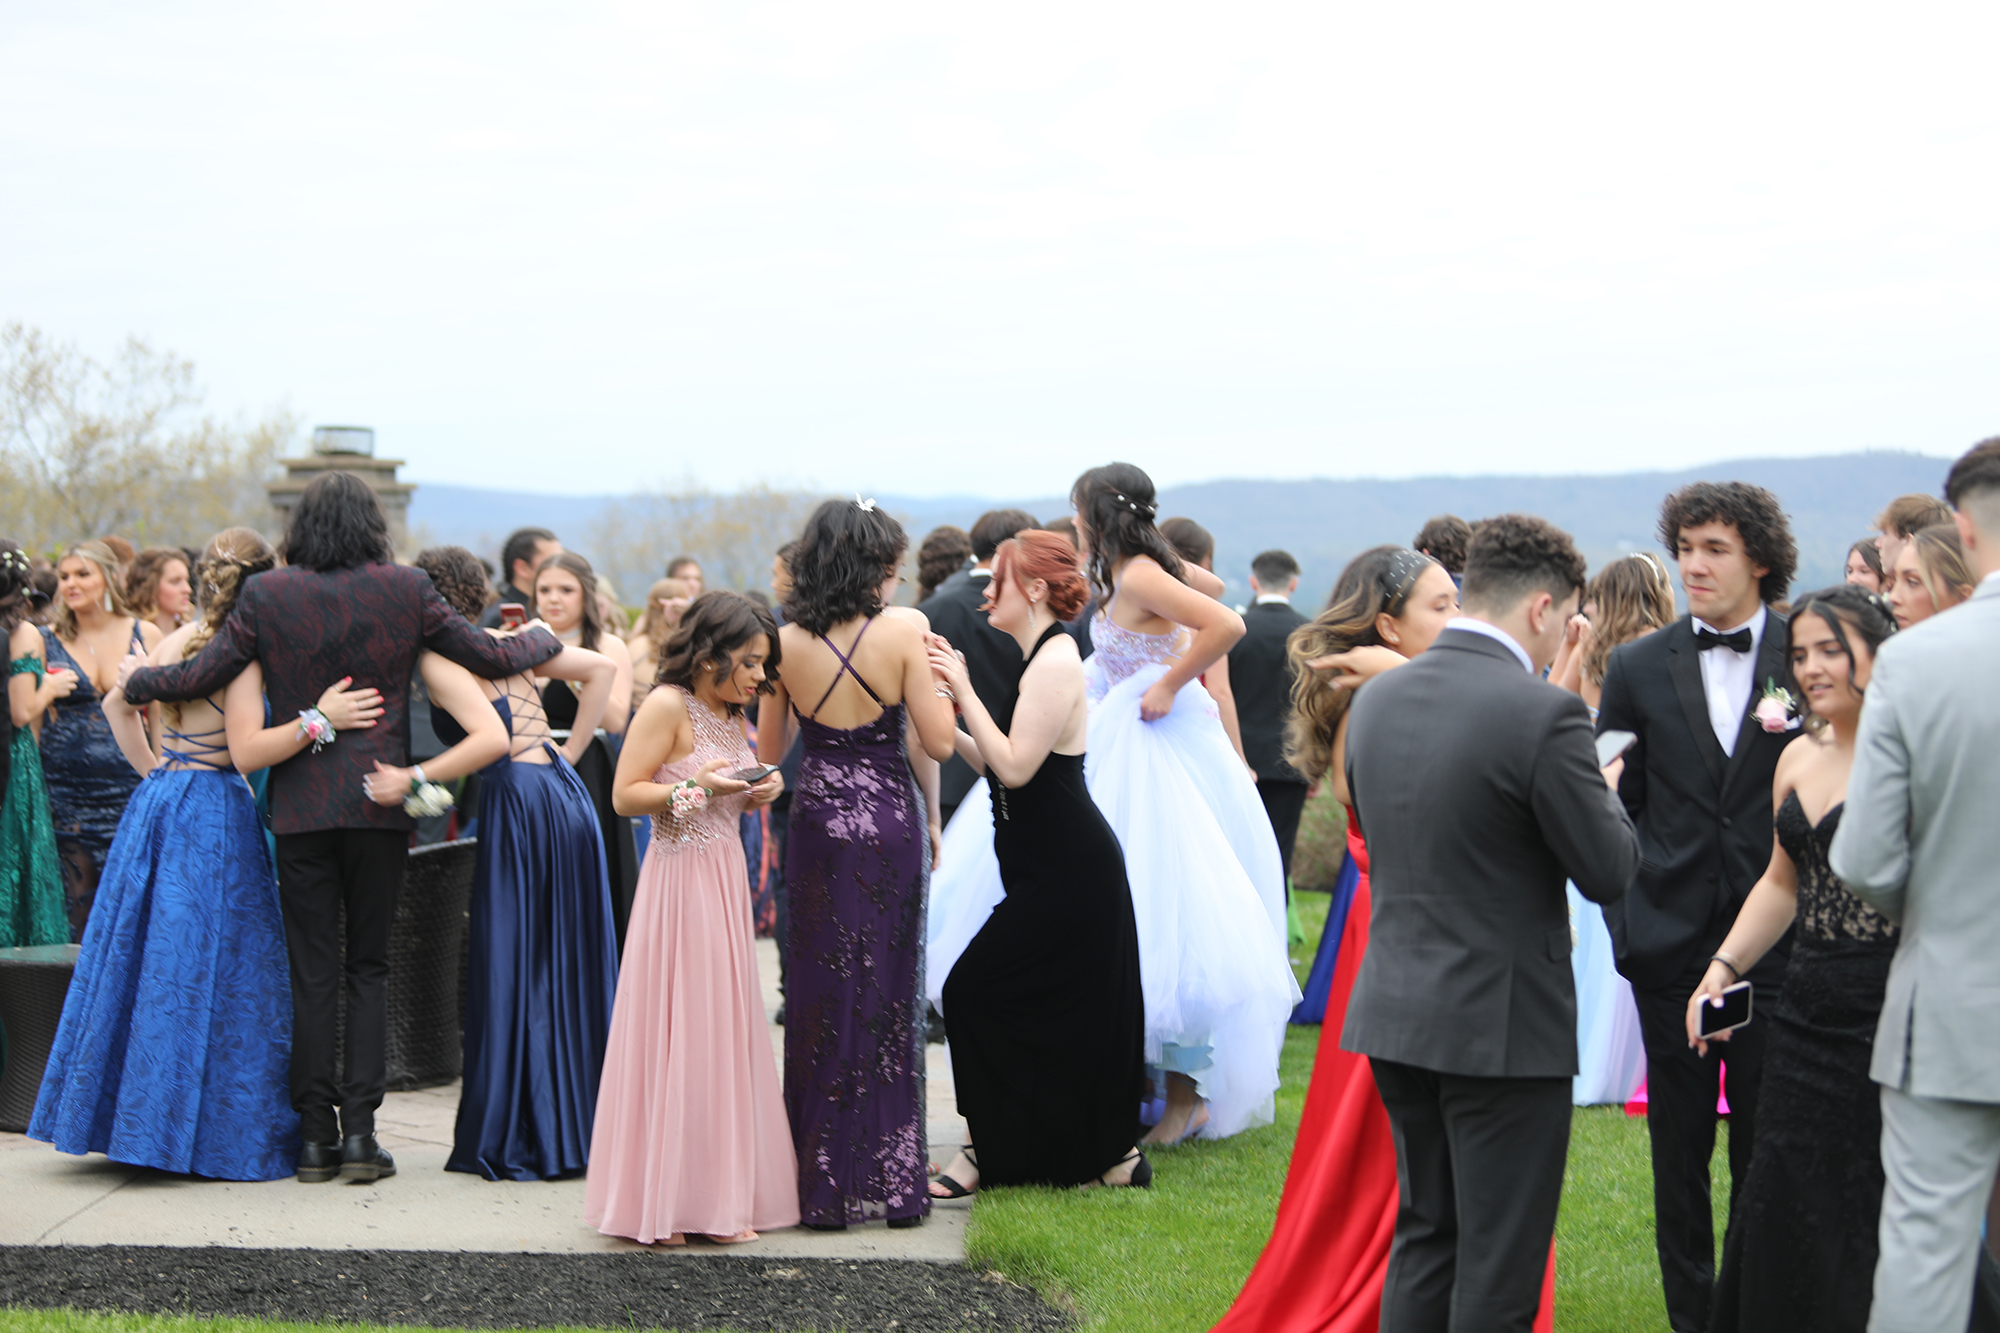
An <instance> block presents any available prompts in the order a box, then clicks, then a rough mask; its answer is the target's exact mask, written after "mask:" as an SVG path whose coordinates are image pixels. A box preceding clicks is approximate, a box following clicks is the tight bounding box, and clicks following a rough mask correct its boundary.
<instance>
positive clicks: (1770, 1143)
mask: <svg viewBox="0 0 2000 1333" xmlns="http://www.w3.org/2000/svg"><path fill="white" fill-rule="evenodd" d="M1842 808H1843V807H1841V806H1835V807H1834V808H1833V809H1831V810H1829V811H1827V813H1826V814H1825V815H1824V816H1823V817H1822V818H1821V819H1820V822H1819V823H1818V824H1817V825H1815V824H1813V823H1812V821H1811V820H1810V819H1808V818H1807V816H1806V813H1805V810H1804V808H1803V807H1802V806H1801V805H1800V804H1799V798H1798V794H1797V793H1796V792H1794V793H1792V794H1790V795H1788V796H1786V798H1785V800H1784V802H1783V803H1782V804H1781V805H1780V806H1779V807H1778V814H1777V819H1776V829H1777V835H1778V841H1779V843H1780V844H1781V845H1782V846H1783V847H1784V849H1785V854H1786V855H1787V856H1789V857H1791V859H1792V864H1793V865H1794V866H1795V867H1797V869H1798V885H1799V895H1798V919H1797V924H1796V927H1795V935H1794V940H1793V944H1792V961H1791V965H1790V966H1789V967H1788V968H1787V970H1786V972H1785V980H1784V984H1783V985H1782V987H1781V988H1780V989H1779V992H1778V998H1777V1002H1776V1003H1775V1004H1773V1005H1772V1006H1771V1007H1770V1010H1769V1011H1768V1013H1760V1014H1758V1015H1756V1017H1755V1018H1754V1019H1753V1020H1752V1021H1754V1022H1768V1023H1769V1024H1770V1025H1771V1030H1770V1036H1769V1037H1768V1038H1767V1042H1768V1044H1767V1046H1766V1048H1765V1054H1764V1084H1763V1088H1762V1091H1760V1092H1759V1094H1758V1101H1757V1142H1756V1145H1755V1148H1754V1149H1753V1152H1752V1156H1751V1161H1750V1174H1749V1177H1748V1178H1747V1179H1746V1181H1745V1182H1744V1185H1743V1188H1742V1191H1741V1197H1739V1198H1738V1199H1737V1201H1736V1206H1735V1213H1734V1215H1733V1216H1732V1217H1731V1219H1730V1226H1729V1232H1728V1235H1727V1237H1726V1239H1725V1241H1724V1247H1723V1257H1722V1266H1721V1268H1720V1269H1719V1270H1718V1271H1717V1273H1716V1281H1715V1306H1714V1312H1713V1316H1712V1318H1711V1321H1710V1324H1709V1327H1710V1328H1711V1329H1713V1330H1718V1331H1721V1333H1733V1331H1734V1330H1738V1329H1742V1330H1764V1329H1783V1328H1798V1329H1813V1330H1815V1331H1816V1333H1842V1330H1852V1333H1861V1330H1863V1329H1865V1328H1867V1326H1868V1314H1869V1308H1870V1306H1871V1305H1872V1303H1873V1296H1874V1278H1875V1259H1876V1256H1877V1253H1878V1240H1877V1227H1876V1224H1877V1219H1878V1218H1879V1217H1880V1216H1881V1211H1882V1188H1883V1175H1882V1153H1881V1142H1882V1113H1881V1102H1880V1092H1881V1090H1880V1089H1879V1088H1877V1087H1876V1085H1875V1084H1874V1083H1873V1082H1872V1081H1870V1079H1869V1077H1868V1061H1869V1057H1870V1055H1871V1054H1872V1053H1873V1049H1874V1044H1875V1028H1876V1024H1877V1021H1878V1020H1879V1019H1880V1018H1881V1016H1882V996H1883V991H1884V989H1885V988H1886V987H1887V985H1888V980H1889V962H1890V959H1891V958H1893V957H1894V955H1895V952H1896V936H1897V932H1896V928H1895V926H1894V925H1893V924H1892V923H1891V922H1890V921H1889V920H1888V919H1887V918H1885V917H1883V916H1882V915H1881V914H1879V913H1878V912H1876V911H1875V909H1874V908H1872V907H1870V906H1868V905H1867V904H1866V903H1864V902H1862V901H1861V900H1860V899H1859V898H1857V897H1855V896H1854V895H1853V894H1852V893H1850V892H1849V891H1848V890H1847V888H1846V887H1845V886H1844V885H1842V884H1841V883H1840V881H1839V880H1838V879H1837V878H1835V877H1834V874H1833V869H1832V867H1831V866H1830V865H1829V864H1828V861H1827V849H1828V848H1829V847H1830V846H1831V845H1832V843H1833V835H1834V832H1835V830H1836V829H1838V828H1839V826H1840V815H1841V810H1842ZM1994 1277H1995V1273H1994V1268H1993V1265H1992V1264H1991V1262H1990V1261H1988V1260H1987V1259H1986V1257H1985V1254H1984V1247H1983V1246H1982V1247H1981V1265H1980V1274H1979V1289H1978V1291H1977V1293H1976V1295H1975V1299H1974V1301H1973V1318H1972V1323H1971V1327H1973V1328H1976V1329H1977V1328H1987V1329H1990V1328H1996V1327H2000V1287H1996V1284H1995V1282H1994Z"/></svg>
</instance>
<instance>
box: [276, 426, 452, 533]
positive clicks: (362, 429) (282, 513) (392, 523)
mask: <svg viewBox="0 0 2000 1333" xmlns="http://www.w3.org/2000/svg"><path fill="white" fill-rule="evenodd" d="M278 461H279V462H280V463H281V464H283V465H284V469H285V475H284V476H283V477H281V478H279V479H278V480H276V481H273V482H267V483H266V484H265V486H264V490H265V493H266V494H268V495H269V496H270V497H271V520H272V523H273V525H274V531H275V535H279V536H282V535H283V533H284V531H285V529H286V528H287V527H288V526H289V525H290V523H291V518H292V506H294V505H296V504H297V503H298V502H299V493H300V492H302V491H303V490H305V488H306V483H307V482H309V481H311V480H312V479H313V478H314V477H317V476H318V475H319V474H320V473H322V472H352V473H353V474H354V475H356V476H357V477H360V478H361V479H362V480H363V481H365V482H367V483H368V488H369V489H370V490H372V491H374V492H375V495H376V498H378V499H379V500H381V502H382V512H383V514H384V515H385V516H386V517H387V518H388V520H389V540H390V541H391V542H392V543H393V544H394V545H395V548H396V551H397V553H398V554H405V553H406V552H405V550H404V548H405V547H406V546H407V545H408V542H409V524H408V517H409V512H410V495H411V493H412V492H414V491H415V490H416V489H417V488H416V486H415V485H414V484H413V483H410V482H407V481H397V480H396V469H397V468H399V467H401V466H402V465H403V460H402V459H400V458H377V457H375V431H374V429H373V428H372V427H368V426H315V427H313V435H312V452H311V453H309V454H306V455H305V456H303V457H301V458H281V459H279V460H278Z"/></svg>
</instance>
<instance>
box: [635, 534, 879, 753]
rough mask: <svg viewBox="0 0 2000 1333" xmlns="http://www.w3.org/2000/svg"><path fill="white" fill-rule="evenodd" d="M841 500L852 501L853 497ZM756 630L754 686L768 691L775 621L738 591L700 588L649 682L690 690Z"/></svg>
mask: <svg viewBox="0 0 2000 1333" xmlns="http://www.w3.org/2000/svg"><path fill="white" fill-rule="evenodd" d="M842 503H847V504H850V505H851V504H852V501H843V502H842ZM759 634H761V635H763V636H764V637H765V638H766V639H767V640H768V641H769V642H770V645H771V655H770V656H769V657H766V658H765V659H764V680H763V682H762V683H761V684H759V685H758V686H757V693H759V694H769V693H771V683H772V681H773V680H774V679H775V678H776V677H777V674H778V664H779V662H780V661H781V660H782V658H783V653H782V650H781V649H780V647H779V645H778V622H777V621H776V620H773V619H772V618H771V613H770V612H769V611H766V610H765V609H764V608H763V607H761V606H759V605H757V603H755V602H753V601H751V600H750V599H749V598H748V597H745V596H744V595H743V594H742V593H740V592H732V591H730V590H729V589H727V588H717V589H716V590H715V591H714V592H705V593H703V594H702V595H701V596H699V597H697V598H695V599H694V601H693V602H691V603H689V604H688V609H687V610H686V611H685V612H683V613H682V615H681V623H680V624H679V625H677V626H675V627H674V632H673V634H672V635H671V636H670V637H669V638H668V639H667V643H666V646H665V647H664V648H662V649H661V650H660V669H659V671H658V672H656V673H655V674H654V676H653V682H654V683H655V684H657V685H679V686H680V687H681V688H683V689H686V690H690V691H691V690H693V689H694V682H695V677H697V676H699V675H702V674H704V673H712V672H715V671H718V670H721V671H727V670H728V669H729V661H730V654H732V653H734V652H735V651H736V650H737V649H738V648H741V647H742V646H743V645H744V644H746V643H748V642H750V640H752V639H754V638H756V637H757V636H758V635H759ZM729 711H730V712H732V713H741V712H742V711H743V709H742V706H741V705H740V704H731V705H730V706H729Z"/></svg>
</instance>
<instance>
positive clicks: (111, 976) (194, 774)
mask: <svg viewBox="0 0 2000 1333" xmlns="http://www.w3.org/2000/svg"><path fill="white" fill-rule="evenodd" d="M214 739H216V740H219V735H218V736H217V737H215V738H214ZM119 762H120V763H123V762H124V761H123V759H122V758H121V759H120V761H119ZM126 771H127V772H130V771H131V769H130V768H129V767H128V768H127V769H126ZM82 943H83V947H82V950H81V952H80V953H79V954H78V956H77V962H76V974H75V976H74V978H73V979H72V980H71V981H70V986H69V994H68V997H67V998H66V999H65V1000H64V1002H63V1013H62V1022H61V1025H60V1027H59V1028H58V1029H57V1031H56V1039H55V1045H54V1048H53V1049H52V1050H51V1051H50V1053H49V1061H48V1066H47V1069H46V1071H45V1073H44V1074H43V1077H42V1087H41V1093H40V1096H39V1097H38V1098H37V1100H36V1103H35V1111H34V1116H33V1118H32V1119H31V1120H30V1122H29V1125H28V1135H29V1137H31V1138H36V1139H41V1140H44V1141H46V1142H49V1143H52V1144H54V1145H55V1146H56V1147H57V1148H58V1149H60V1150H61V1151H63V1152H68V1153H91V1152H101V1153H103V1154H105V1155H106V1156H108V1157H110V1158H111V1159H112V1160H113V1161H118V1162H125V1163H129V1164H131V1165H133V1166H150V1167H154V1168H157V1169H159V1170H161V1171H175V1172H181V1173H184V1174H189V1175H197V1176H209V1177H212V1178H215V1179H221V1180H277V1179H280V1178H282V1177H285V1176H289V1175H291V1174H292V1169H293V1166H294V1164H295V1162H296V1161H297V1158H298V1149H299V1117H298V1115H297V1113H296V1112H294V1111H293V1110H292V1106H291V1081H290V1067H291V1045H292V1042H291V1034H292V992H291V972H290V969H289V966H288V964H287V961H286V955H285V935H284V926H283V923H282V921H281V920H280V918H279V915H278V894H277V878H276V875H275V874H274V872H273V870H272V867H271V856H270V853H269V851H267V850H266V848H265V843H264V829H263V825H262V824H261V823H260V822H259V820H258V818H257V810H256V804H255V801H254V800H253V798H252V797H251V795H250V788H249V786H248V784H246V783H245V782H244V781H243V778H242V777H241V776H240V775H238V774H237V773H236V772H235V771H234V770H230V769H222V770H216V769H200V768H195V769H168V768H158V769H155V770H154V771H153V772H152V773H151V774H150V775H149V776H148V777H147V778H146V779H145V781H144V782H142V783H140V784H139V789H138V791H137V793H136V794H134V796H133V797H132V800H131V803H130V804H129V805H128V807H127V808H126V812H125V818H124V820H123V822H122V823H121V824H120V825H119V828H118V836H117V838H116V840H115V841H114V842H113V843H112V845H111V851H110V855H109V856H108V857H107V858H106V860H105V863H104V873H103V876H102V877H101V879H100V880H99V883H98V889H97V903H96V906H95V907H94V908H93V909H92V911H91V915H90V924H89V926H88V928H87V929H86V930H85V931H84V935H83V942H82Z"/></svg>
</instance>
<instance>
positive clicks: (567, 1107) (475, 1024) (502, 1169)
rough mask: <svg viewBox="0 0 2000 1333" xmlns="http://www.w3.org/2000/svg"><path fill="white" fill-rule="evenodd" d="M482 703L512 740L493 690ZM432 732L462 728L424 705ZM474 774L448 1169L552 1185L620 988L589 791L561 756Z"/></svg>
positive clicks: (580, 1123) (567, 1169)
mask: <svg viewBox="0 0 2000 1333" xmlns="http://www.w3.org/2000/svg"><path fill="white" fill-rule="evenodd" d="M493 708H494V711H496V712H497V713H499V714H500V720H501V722H502V723H503V724H504V725H505V726H506V727H507V730H508V734H509V736H510V737H511V736H512V734H513V730H514V725H513V724H514V718H513V710H512V707H511V705H510V704H509V703H508V701H507V699H506V697H505V696H502V697H500V698H497V699H495V700H494V701H493ZM431 724H432V726H433V727H434V728H435V730H436V731H437V734H438V739H439V740H441V741H443V742H444V743H445V744H446V745H455V744H457V743H458V741H459V740H461V739H463V737H464V731H463V730H462V729H461V728H460V727H459V726H458V723H457V722H456V720H454V719H453V718H452V717H451V715H450V714H449V713H447V712H446V711H445V710H444V709H442V708H436V707H433V709H432V712H431ZM546 753H547V754H548V756H549V762H548V763H546V764H538V763H525V762H520V761H518V760H517V759H516V758H515V757H514V756H513V755H505V756H502V757H501V758H499V759H497V760H495V761H494V762H493V763H491V764H489V765H487V766H486V767H485V768H483V769H481V770H480V774H479V777H480V781H479V851H478V860H477V861H476V862H475V866H474V870H473V878H472V912H471V918H472V919H471V922H470V931H471V940H470V947H469V948H468V950H467V955H466V972H465V1067H464V1068H465V1072H464V1076H463V1079H462V1081H461V1091H460V1093H459V1101H458V1122H457V1127H456V1129H455V1131H454V1133H453V1136H452V1151H451V1157H450V1158H449V1160H447V1161H446V1163H445V1170H447V1171H467V1172H471V1173H473V1174H475V1175H483V1176H485V1177H486V1178H487V1179H488V1180H554V1179H559V1178H561V1177H564V1176H574V1175H579V1174H581V1173H582V1172H583V1169H584V1167H585V1165H586V1164H588V1162H589V1160H590V1131H591V1122H592V1120H593V1118H594V1117H595V1116H596V1113H597V1089H598V1078H599V1075H600V1073H601V1072H602V1069H603V1065H604V1052H605V1044H606V1042H607V1040H608V1039H609V1036H610V1031H611V1010H612V1000H613V996H614V995H615V994H616V991H617V986H618V944H617V939H616V937H615V936H614V935H613V933H612V929H611V889H610V887H609V884H608V883H607V881H606V879H605V873H604V846H603V840H602V838H601V836H600V834H599V832H598V827H597V815H596V811H595V810H593V809H592V807H591V803H590V793H589V792H587V791H585V790H584V787H583V782H582V780H581V779H579V778H578V777H577V775H576V770H575V769H573V768H571V767H570V765H569V761H568V760H566V759H564V758H563V757H562V756H561V755H560V754H558V753H556V751H555V748H554V747H553V746H549V747H547V750H546Z"/></svg>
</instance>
